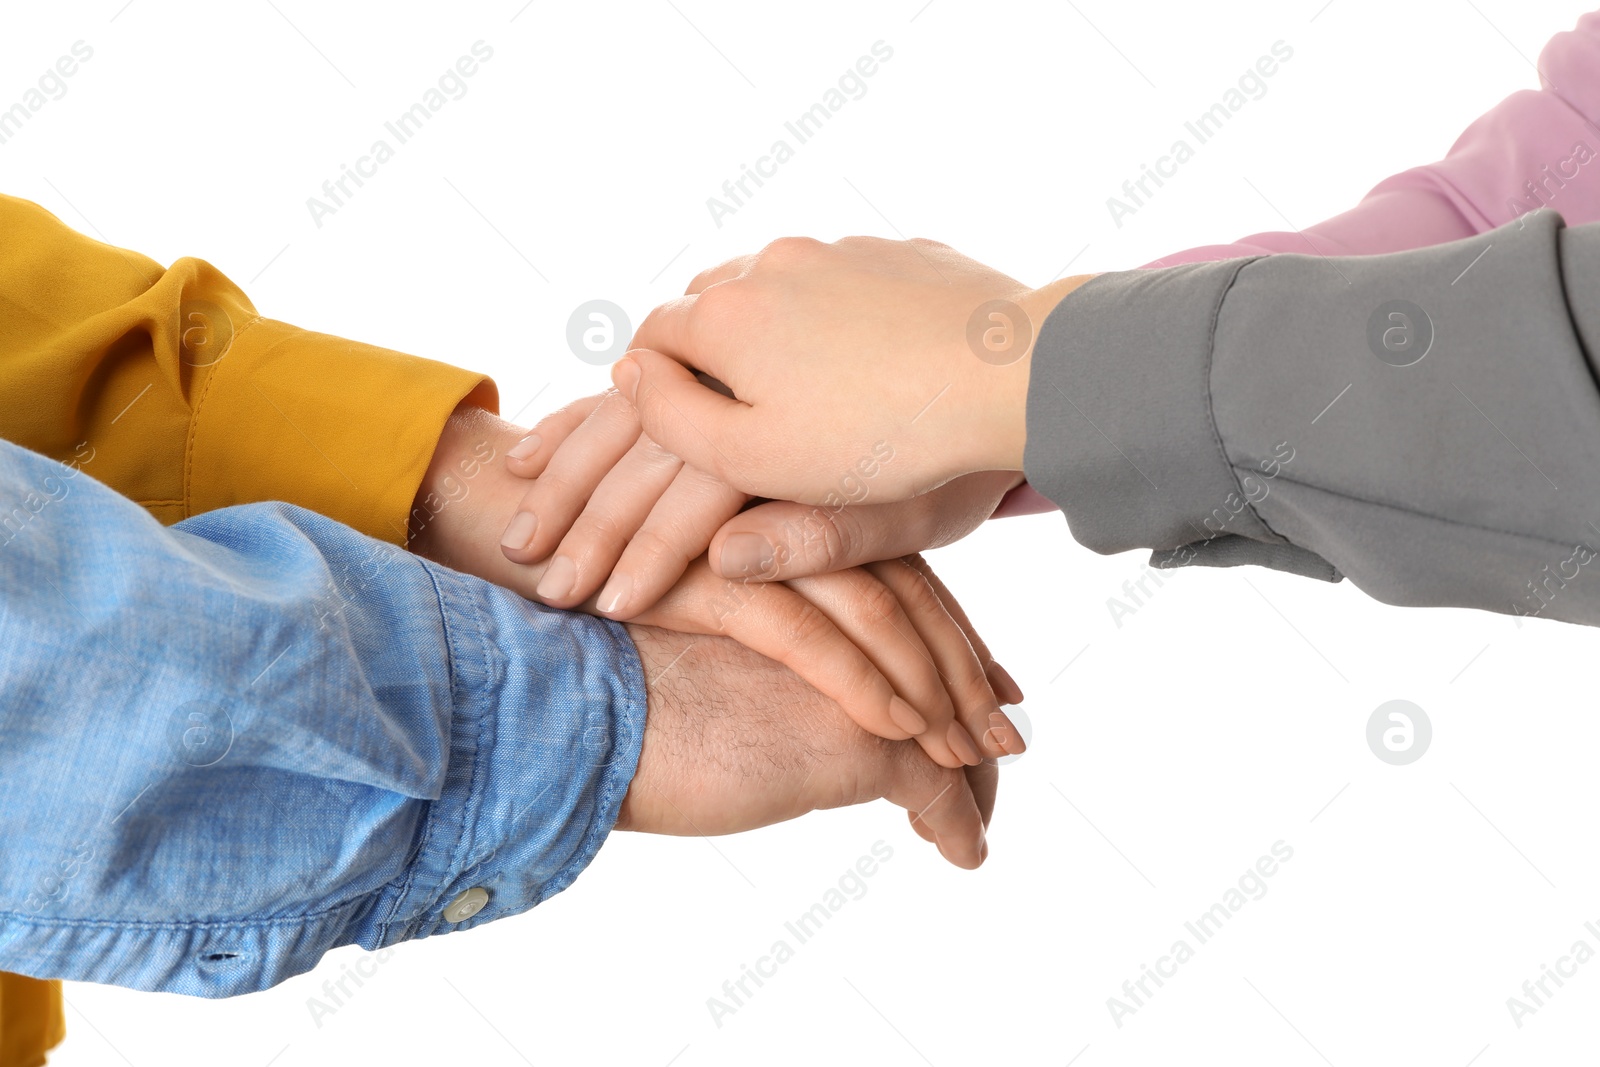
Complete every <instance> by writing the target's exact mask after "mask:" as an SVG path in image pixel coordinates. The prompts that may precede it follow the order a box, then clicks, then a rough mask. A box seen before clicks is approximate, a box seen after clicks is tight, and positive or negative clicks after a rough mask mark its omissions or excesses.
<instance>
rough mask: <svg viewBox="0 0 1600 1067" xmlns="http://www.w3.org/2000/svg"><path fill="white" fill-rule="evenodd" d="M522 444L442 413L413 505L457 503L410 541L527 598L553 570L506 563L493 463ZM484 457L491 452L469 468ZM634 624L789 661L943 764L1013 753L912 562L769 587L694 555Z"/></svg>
mask: <svg viewBox="0 0 1600 1067" xmlns="http://www.w3.org/2000/svg"><path fill="white" fill-rule="evenodd" d="M589 406H591V407H593V405H589ZM624 406H625V405H624ZM582 410H583V409H582V407H579V406H575V407H574V408H572V409H568V411H567V412H564V413H560V414H558V416H555V417H553V418H552V419H550V420H546V423H545V424H542V425H544V426H545V428H546V431H547V432H551V430H550V428H551V426H552V425H554V424H558V423H561V422H562V421H563V420H565V425H566V426H567V427H568V428H569V430H570V428H571V427H573V426H575V425H576V424H577V422H578V418H579V416H580V414H581V412H582ZM596 410H598V409H596ZM523 438H524V431H522V430H520V429H518V428H517V427H515V426H512V425H510V424H509V423H506V422H503V421H502V420H500V419H497V418H495V417H493V416H491V415H488V414H486V413H484V412H482V411H478V410H476V409H470V408H466V409H462V410H461V411H459V412H458V413H457V414H456V415H455V416H453V417H452V418H451V420H450V422H449V424H448V425H447V426H446V429H445V432H444V435H443V436H442V437H441V439H440V443H439V447H438V450H437V451H436V453H435V456H434V463H433V466H432V468H431V469H430V471H429V473H428V475H427V477H426V478H425V480H424V485H423V491H422V493H421V494H419V499H426V498H428V497H429V496H430V494H431V495H432V496H434V497H436V498H438V499H441V500H454V501H455V502H454V503H448V504H445V505H444V506H443V507H441V508H440V509H439V510H438V513H437V515H435V516H434V517H433V518H431V519H430V520H428V521H427V522H426V523H424V524H423V525H422V526H421V528H420V529H419V531H418V533H417V535H416V537H415V538H414V540H413V543H412V547H413V548H414V549H415V550H416V551H418V552H420V553H421V554H423V555H426V556H428V557H430V558H432V559H436V560H438V561H439V562H442V563H446V564H448V565H450V566H453V567H456V568H457V569H460V570H464V571H468V572H469V573H472V574H476V575H478V576H479V577H482V578H487V579H489V580H490V581H493V582H497V583H499V584H501V585H504V586H507V587H508V588H511V589H514V590H516V591H518V592H520V593H522V594H523V595H525V596H529V597H536V598H537V597H538V593H539V590H540V588H542V587H543V586H544V582H545V580H546V579H547V578H548V577H549V575H550V571H551V570H552V569H553V568H554V564H553V563H552V562H551V561H550V560H548V559H540V560H535V561H533V562H530V563H517V562H513V561H512V560H510V559H508V558H507V557H506V555H505V554H504V553H503V552H502V551H501V548H500V546H499V544H498V543H497V542H498V540H499V533H500V531H501V530H502V529H503V528H504V526H505V524H506V522H507V521H508V520H509V519H510V517H511V515H512V513H513V511H514V510H515V509H516V507H517V502H518V500H519V499H521V498H522V496H523V494H524V492H525V491H526V488H527V486H526V483H525V482H523V481H522V480H521V479H520V478H517V477H515V476H513V475H511V474H509V473H507V472H505V471H504V468H503V467H502V465H501V463H500V461H499V457H500V456H501V455H503V454H504V453H505V451H506V450H508V449H509V448H511V447H512V446H514V445H515V444H516V443H517V442H518V441H519V440H522V439H523ZM484 456H494V457H495V458H494V459H492V460H490V461H488V462H487V463H479V462H478V461H477V459H478V457H484ZM468 466H470V467H471V470H472V475H471V477H470V478H468V477H467V476H466V474H465V471H466V469H467V467H468ZM480 468H481V469H480ZM523 469H524V470H526V466H525V465H524V467H523ZM542 480H543V479H541V481H542ZM536 484H537V483H536ZM463 487H464V489H463ZM541 599H542V598H541ZM559 606H562V607H575V608H578V609H580V610H588V611H593V609H594V605H593V597H592V596H591V597H589V598H587V600H580V599H578V598H571V597H569V598H563V599H562V600H561V601H559ZM634 621H636V622H640V623H645V624H649V625H653V626H660V627H665V628H668V629H673V630H678V631H682V632H685V633H692V634H708V635H709V634H716V635H725V636H728V637H732V638H733V639H735V640H737V641H739V642H740V643H742V644H744V645H746V646H747V647H749V648H750V649H752V650H754V651H756V652H759V653H761V654H763V655H765V656H768V657H769V658H771V659H774V660H777V661H778V662H780V663H783V664H785V665H786V666H788V667H790V668H792V669H793V670H794V671H795V672H796V673H797V674H799V675H800V676H801V677H802V678H804V679H805V680H806V681H807V682H809V683H811V684H812V685H814V686H815V687H816V688H817V689H818V690H819V691H820V692H821V693H823V694H824V695H826V696H827V697H829V698H830V699H832V700H834V701H836V702H837V703H838V704H839V706H840V707H842V708H843V709H844V711H845V712H846V713H847V714H848V715H849V716H850V717H851V718H852V719H854V720H855V721H856V722H857V723H859V724H860V725H861V726H862V727H863V728H865V729H867V730H869V731H871V732H872V733H874V734H877V735H878V736H880V737H883V738H886V739H889V740H904V739H907V738H910V737H913V736H915V737H916V739H917V741H918V743H919V744H920V745H921V746H922V748H923V749H924V750H925V751H926V752H927V754H928V755H929V756H930V757H931V758H932V759H933V760H935V761H936V762H938V763H939V764H941V765H943V766H945V767H950V768H955V767H961V766H964V765H966V766H971V765H975V764H977V763H979V762H980V761H981V760H982V759H984V758H994V757H998V756H1001V755H1005V754H1007V753H1017V752H1021V751H1022V749H1023V742H1022V739H1021V737H1020V735H1019V734H1018V732H1017V731H1016V729H1015V728H1014V727H1013V726H1012V724H1011V722H1010V720H1009V719H1007V718H1006V717H1005V715H1004V713H1003V712H1002V711H1001V710H1000V706H999V702H998V701H997V699H996V697H995V693H994V691H993V689H992V688H991V686H990V684H989V682H988V679H987V674H986V672H987V669H988V668H989V666H990V665H991V664H992V662H993V660H992V657H991V656H990V654H989V651H988V649H987V647H986V646H985V645H984V644H983V641H982V639H981V638H980V637H979V636H978V635H977V633H976V632H975V631H974V630H973V629H972V626H971V624H970V622H969V621H968V620H967V617H966V615H965V614H964V613H963V612H962V610H961V607H960V605H959V604H957V603H956V602H955V600H954V598H953V597H951V596H950V594H949V591H948V590H947V589H945V587H944V585H943V583H942V582H940V581H939V579H938V578H937V576H935V575H934V574H933V572H932V571H931V570H929V569H928V568H927V565H926V564H925V563H923V562H922V560H921V559H920V558H918V557H914V556H913V557H908V558H905V559H895V560H887V561H881V562H879V563H875V564H872V565H871V566H870V567H858V568H850V569H848V570H844V571H838V572H834V573H830V574H825V575H818V576H815V577H810V578H804V579H798V580H795V581H792V582H785V583H768V584H764V583H759V582H750V581H743V580H730V579H724V578H720V577H718V576H717V575H716V574H714V573H713V572H712V570H711V567H710V564H709V562H708V561H707V560H706V559H705V558H704V557H702V558H700V559H698V560H696V561H695V562H694V563H693V564H691V565H689V566H688V567H687V569H685V570H684V571H683V573H682V575H681V576H679V577H678V578H677V579H676V581H675V583H673V584H672V585H671V588H670V589H668V590H667V591H666V593H665V594H664V595H663V596H662V597H661V598H660V599H659V600H657V601H656V602H655V603H654V604H653V605H652V606H650V607H649V608H648V609H647V610H645V611H642V612H639V613H636V615H635V620H634ZM1006 695H1007V696H1008V699H1020V696H1018V697H1011V696H1010V694H1009V693H1008V694H1006Z"/></svg>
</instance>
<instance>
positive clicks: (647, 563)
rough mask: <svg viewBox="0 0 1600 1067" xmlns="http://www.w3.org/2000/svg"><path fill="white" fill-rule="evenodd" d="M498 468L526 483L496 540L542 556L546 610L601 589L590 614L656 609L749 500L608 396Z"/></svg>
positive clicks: (549, 424) (533, 438)
mask: <svg viewBox="0 0 1600 1067" xmlns="http://www.w3.org/2000/svg"><path fill="white" fill-rule="evenodd" d="M506 467H507V469H508V470H509V471H510V472H511V473H512V474H515V475H517V476H519V477H522V478H529V479H534V480H533V481H532V483H531V484H530V485H529V487H528V489H527V492H526V493H524V494H523V496H522V499H521V500H520V501H519V502H518V504H517V508H516V511H515V513H514V514H513V515H512V516H511V519H510V522H509V523H507V525H506V529H505V532H504V534H503V535H501V538H500V544H501V547H502V549H504V551H505V555H506V558H507V559H509V560H511V561H512V562H514V563H524V564H527V563H535V562H537V561H540V560H549V563H548V565H547V567H546V569H545V572H544V576H543V578H542V579H541V580H540V582H539V587H538V589H537V590H536V592H537V593H538V597H539V599H540V600H542V601H544V602H545V603H546V604H550V605H552V606H554V607H560V608H570V607H576V606H577V605H579V604H583V603H585V602H587V601H589V600H590V599H591V598H594V597H595V593H596V592H597V591H598V592H599V596H598V598H595V610H596V611H597V612H598V613H599V614H603V615H605V616H606V617H608V618H611V619H616V620H618V621H621V620H624V619H636V618H638V617H639V615H640V613H641V612H643V611H645V610H646V609H647V608H649V607H651V606H652V605H653V604H655V603H656V601H658V600H659V599H660V598H661V596H662V595H663V594H664V593H666V591H667V590H668V589H671V588H672V586H673V585H674V583H676V582H677V581H678V579H679V578H680V577H681V576H682V575H683V572H684V571H685V570H686V569H687V568H688V566H689V562H690V561H691V560H694V559H698V558H699V557H700V556H701V555H703V554H704V553H705V550H706V546H707V545H708V544H709V543H710V542H711V537H712V535H713V534H715V533H716V532H717V528H718V527H719V526H721V525H722V524H723V522H724V521H725V520H727V519H729V518H732V517H733V516H734V515H735V514H737V513H738V511H739V509H740V508H741V507H743V506H744V504H745V502H746V501H747V500H748V499H749V498H748V497H746V496H745V495H744V494H743V493H741V492H739V491H738V490H736V489H732V488H730V487H728V486H727V485H725V484H723V483H722V482H719V481H717V480H716V479H715V478H714V477H712V476H711V475H709V474H706V473H705V472H703V471H700V470H697V469H696V468H694V467H688V466H685V465H684V463H683V461H682V460H680V459H679V458H678V457H677V456H674V455H673V454H672V453H670V452H668V451H666V450H665V449H662V448H661V447H659V446H658V445H656V444H655V443H654V442H653V441H651V440H650V439H649V438H648V437H645V436H643V435H642V434H641V433H640V430H639V419H638V415H637V414H636V413H635V412H634V410H633V406H632V405H631V404H629V403H628V401H627V400H625V399H623V398H622V397H621V396H620V395H618V393H617V392H616V391H615V390H607V391H606V392H605V393H602V394H601V395H600V396H597V397H589V398H586V399H584V400H580V401H578V402H576V403H575V404H571V405H569V406H568V407H566V408H563V409H562V410H561V411H558V412H556V413H555V414H553V415H551V416H549V417H547V418H545V419H544V420H543V421H541V422H540V423H539V424H538V425H537V426H535V427H534V428H533V431H532V433H531V434H529V436H528V437H526V438H524V439H523V440H522V441H521V442H519V443H518V444H517V445H515V446H514V447H512V449H511V450H510V452H509V454H508V455H507V458H506ZM896 555H903V553H896ZM602 583H604V586H603V588H602Z"/></svg>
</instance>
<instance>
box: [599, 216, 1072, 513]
mask: <svg viewBox="0 0 1600 1067" xmlns="http://www.w3.org/2000/svg"><path fill="white" fill-rule="evenodd" d="M1084 280H1086V278H1072V279H1066V280H1065V281H1064V282H1062V283H1056V284H1054V285H1052V286H1051V287H1049V288H1047V289H1045V290H1030V289H1028V287H1027V286H1024V285H1023V284H1022V283H1021V282H1018V281H1017V280H1016V279H1014V278H1010V277H1007V276H1006V275H1004V274H1001V273H999V272H998V271H995V270H991V269H990V268H988V267H986V266H984V265H983V264H981V263H978V262H976V261H974V260H972V259H969V258H967V257H966V256H963V255H961V254H960V253H959V252H956V251H955V250H954V249H952V248H949V247H948V246H946V245H942V244H938V243H937V242H933V241H924V240H920V239H919V240H913V241H886V240H882V239H879V238H875V237H847V238H845V239H843V240H841V241H836V242H834V243H832V244H823V243H821V242H819V241H814V240H811V239H809V238H784V239H782V240H779V241H775V242H773V243H772V244H770V245H768V246H767V247H766V248H765V249H763V250H762V251H761V252H760V253H758V254H756V255H753V256H745V257H741V258H739V259H734V260H731V261H729V262H728V263H725V264H723V265H722V266H720V267H717V268H714V269H713V270H710V271H707V272H706V273H704V274H702V275H700V276H699V277H698V278H696V279H695V282H694V284H693V285H692V286H691V287H690V292H689V294H688V295H686V296H684V297H681V298H679V299H677V300H673V301H671V302H669V303H666V304H663V305H661V306H660V307H658V308H657V309H656V310H655V311H653V312H651V313H650V315H649V316H648V317H647V318H646V319H645V321H644V322H643V323H642V324H641V325H640V327H639V330H638V332H637V333H635V335H634V338H633V348H634V351H630V352H629V354H628V355H627V356H625V357H623V358H622V359H621V360H618V361H617V363H616V364H615V365H614V366H613V367H612V381H613V382H615V383H616V386H617V388H618V389H619V390H620V391H621V392H622V394H623V395H624V396H626V397H628V398H629V399H630V400H632V401H633V404H634V407H635V408H637V409H638V411H639V417H640V420H641V422H642V424H643V427H644V432H645V434H646V435H647V436H648V437H649V438H650V439H651V440H653V441H656V442H658V443H659V444H660V445H662V446H663V447H664V448H666V449H668V450H669V451H671V452H672V453H673V454H674V455H676V456H679V457H681V458H682V459H683V460H684V461H686V462H687V463H689V464H690V465H692V466H694V467H698V468H699V469H701V470H703V471H706V472H708V473H710V474H714V475H716V477H717V478H718V479H719V480H720V481H722V482H724V483H726V484H728V485H730V486H732V487H734V488H735V489H738V490H740V491H742V492H744V493H748V494H751V495H753V496H764V497H771V498H776V499H786V500H795V501H799V502H801V503H808V504H822V503H826V502H827V501H828V499H829V498H830V497H831V496H835V495H837V492H838V486H839V485H840V484H841V482H842V481H844V480H846V479H851V478H854V477H857V476H858V475H860V474H862V473H863V471H864V469H867V468H870V467H873V466H877V465H878V464H877V463H876V460H878V459H881V457H882V455H883V454H884V452H885V450H888V451H890V452H892V454H893V457H894V461H893V462H892V463H883V464H881V468H882V469H881V471H880V472H879V473H878V474H877V475H876V476H875V478H874V482H873V485H874V490H875V493H876V499H877V500H879V501H893V500H903V499H906V498H909V497H913V496H916V495H918V494H921V493H926V492H928V491H929V490H931V489H934V488H937V487H938V486H940V485H943V484H944V483H946V482H948V481H949V480H951V479H952V478H955V477H958V476H960V475H963V474H970V473H972V472H975V471H989V470H1013V471H1014V470H1019V469H1021V466H1022V455H1023V446H1024V444H1025V441H1026V431H1025V426H1024V421H1025V409H1026V402H1027V390H1028V366H1029V358H1030V356H1031V353H1032V349H1033V340H1034V338H1035V337H1036V336H1037V333H1038V329H1039V327H1040V326H1041V325H1042V324H1043V322H1044V318H1045V316H1046V315H1047V314H1048V313H1049V311H1050V309H1051V308H1053V307H1054V305H1055V303H1056V302H1057V301H1058V300H1059V299H1060V297H1061V296H1063V295H1065V293H1066V292H1069V291H1070V290H1071V289H1072V288H1075V287H1076V285H1077V284H1081V282H1082V281H1084ZM696 371H699V372H703V373H704V374H706V375H710V376H712V377H713V378H715V379H717V380H719V381H720V382H722V383H723V384H725V385H726V386H727V387H728V389H730V390H731V391H732V394H733V397H737V399H734V398H733V397H729V396H727V395H723V394H721V393H719V392H718V391H717V390H715V389H713V388H710V387H709V386H707V385H705V384H702V382H701V381H700V380H698V379H697V378H696V373H695V372H696Z"/></svg>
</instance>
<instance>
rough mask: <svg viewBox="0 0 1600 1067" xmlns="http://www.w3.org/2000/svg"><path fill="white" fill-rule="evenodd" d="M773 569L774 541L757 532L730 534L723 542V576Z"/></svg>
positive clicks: (752, 573)
mask: <svg viewBox="0 0 1600 1067" xmlns="http://www.w3.org/2000/svg"><path fill="white" fill-rule="evenodd" d="M771 569H772V542H771V541H768V540H767V539H766V538H765V537H762V536H761V535H760V534H757V533H736V534H730V535H729V536H728V539H727V540H726V541H724V542H723V543H722V576H723V577H724V578H742V577H746V576H749V575H756V574H765V573H767V572H768V571H770V570H771Z"/></svg>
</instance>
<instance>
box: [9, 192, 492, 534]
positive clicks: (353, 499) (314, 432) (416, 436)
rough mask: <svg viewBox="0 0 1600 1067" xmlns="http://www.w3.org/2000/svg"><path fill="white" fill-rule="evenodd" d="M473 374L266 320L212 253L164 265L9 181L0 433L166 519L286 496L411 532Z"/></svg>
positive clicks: (383, 529)
mask: <svg viewBox="0 0 1600 1067" xmlns="http://www.w3.org/2000/svg"><path fill="white" fill-rule="evenodd" d="M464 400H468V401H470V402H471V403H473V404H475V405H477V406H479V407H482V408H485V409H487V410H489V411H496V410H497V408H498V404H499V397H498V395H497V393H496V390H495V386H494V383H493V382H492V381H490V380H489V379H487V378H485V377H484V376H482V375H480V374H475V373H473V372H471V371H466V370H462V369H460V368H458V367H452V366H450V365H448V364H445V363H437V362H434V361H433V360H427V359H421V358H418V357H416V356H407V355H402V354H400V353H398V352H393V351H390V350H388V349H382V348H375V347H373V346H371V345H364V344H360V343H359V342H355V341H347V340H344V339H343V338H339V337H330V336H328V335H326V334H320V333H313V332H311V331H309V330H302V329H299V328H297V327H294V326H290V325H288V324H287V323H282V322H276V321H274V320H272V319H266V318H262V317H261V316H260V315H258V314H257V313H256V310H255V307H254V306H253V305H252V304H251V303H250V300H249V298H248V297H246V296H245V294H244V293H243V292H242V291H241V290H240V289H239V287H238V286H236V285H234V284H233V282H231V281H229V280H228V278H227V277H225V276H224V275H223V274H222V273H221V272H220V271H218V270H217V269H216V268H215V267H212V266H211V265H210V264H209V263H206V262H204V261H203V260H198V259H189V258H185V259H180V260H178V261H177V262H176V263H174V264H172V266H171V267H168V268H162V267H161V265H160V264H158V263H156V262H154V261H153V260H151V259H148V258H146V257H145V256H141V255H139V254H138V253H136V252H129V251H125V250H123V249H119V248H114V247H112V246H111V245H107V244H103V243H101V242H99V241H95V240H92V239H91V238H88V237H85V236H83V235H82V234H79V233H76V232H74V231H73V230H71V229H69V228H68V227H67V226H65V225H64V224H62V222H61V221H60V220H59V219H57V218H56V217H55V216H54V215H51V214H50V213H49V212H48V211H45V210H44V209H43V208H41V207H39V206H38V205H37V204H32V203H29V202H28V201H25V200H18V199H16V198H14V197H8V196H3V195H0V436H3V437H4V438H6V439H7V440H10V441H13V442H16V443H17V444H20V445H22V446H24V447H26V448H30V449H33V450H34V451H37V452H42V453H44V454H46V455H49V456H52V457H54V458H56V459H59V460H61V461H62V462H65V463H70V464H73V465H74V466H77V467H78V468H80V469H82V470H84V471H86V472H88V473H89V474H90V475H92V476H93V477H95V478H96V479H98V480H100V481H101V482H104V483H106V484H107V485H109V486H111V487H112V488H113V489H116V490H117V491H118V492H120V493H122V494H124V495H125V496H129V497H132V498H133V499H135V500H137V501H138V502H139V503H141V504H142V505H144V506H145V507H146V508H147V509H149V510H150V511H151V512H152V513H153V514H154V515H155V516H156V517H157V518H158V519H160V520H161V521H163V522H167V523H173V522H177V521H178V520H180V519H184V518H187V517H189V516H191V515H197V514H199V513H201V512H204V511H209V510H211V509H213V508H220V507H226V506H228V505H231V504H247V503H252V502H255V501H260V500H285V501H288V502H290V503H294V504H299V505H300V506H302V507H305V508H309V509H310V510H313V511H319V512H321V513H322V514H324V515H327V516H329V517H330V518H334V519H337V520H339V521H340V522H343V523H345V524H347V525H349V526H353V527H355V528H356V529H358V530H360V531H362V532H363V533H367V534H370V535H372V536H373V537H379V538H383V539H384V540H387V541H391V542H394V543H396V544H403V543H404V542H405V540H406V517H407V513H408V512H409V511H410V509H411V505H412V502H413V500H414V498H415V496H416V492H417V487H418V485H419V484H421V481H422V476H423V473H424V472H425V471H426V470H427V467H428V461H429V459H430V458H431V457H432V455H433V450H434V447H435V445H436V444H437V442H438V440H439V434H440V432H441V430H442V429H443V427H444V423H445V420H446V419H447V418H449V416H450V413H451V411H453V410H454V409H455V408H456V406H457V405H458V404H460V403H461V402H462V401H464Z"/></svg>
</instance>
